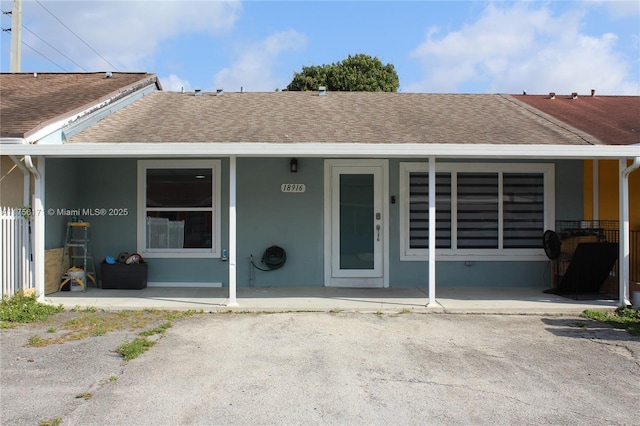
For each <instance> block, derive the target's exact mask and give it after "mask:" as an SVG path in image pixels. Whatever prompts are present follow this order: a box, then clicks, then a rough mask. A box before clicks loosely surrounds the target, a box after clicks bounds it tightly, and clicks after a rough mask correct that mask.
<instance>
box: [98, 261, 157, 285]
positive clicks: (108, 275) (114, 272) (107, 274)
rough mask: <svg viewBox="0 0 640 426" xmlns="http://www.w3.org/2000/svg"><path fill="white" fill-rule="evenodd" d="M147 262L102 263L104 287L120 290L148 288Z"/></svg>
mask: <svg viewBox="0 0 640 426" xmlns="http://www.w3.org/2000/svg"><path fill="white" fill-rule="evenodd" d="M148 268H149V265H148V264H147V263H133V264H130V265H127V264H125V263H116V264H115V265H110V264H108V263H101V264H100V276H101V278H102V288H104V289H120V290H141V289H143V288H147V271H148Z"/></svg>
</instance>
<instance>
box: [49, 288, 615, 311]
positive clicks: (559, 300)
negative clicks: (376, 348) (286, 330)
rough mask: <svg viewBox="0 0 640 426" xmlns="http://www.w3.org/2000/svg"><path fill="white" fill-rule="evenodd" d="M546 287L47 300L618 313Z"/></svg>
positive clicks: (185, 292)
mask: <svg viewBox="0 0 640 426" xmlns="http://www.w3.org/2000/svg"><path fill="white" fill-rule="evenodd" d="M542 290H543V289H530V288H502V287H491V288H487V287H485V288H475V287H452V288H441V289H437V290H436V301H437V304H436V306H429V307H427V306H426V304H427V302H428V300H429V299H428V292H427V290H426V289H422V288H386V289H359V288H329V287H257V288H238V290H237V302H238V304H239V306H237V307H229V306H227V303H228V295H229V290H228V289H227V288H168V287H147V288H146V289H143V290H103V289H97V288H92V287H89V288H88V290H87V292H81V291H68V292H57V293H52V294H49V295H47V296H45V300H46V301H47V302H49V303H51V304H54V305H59V304H62V305H63V306H64V307H65V308H74V307H76V306H79V307H81V308H86V307H96V308H100V309H107V310H123V309H146V308H153V309H172V310H188V309H195V310H198V311H199V310H203V311H205V312H225V311H229V310H233V311H268V312H269V311H270V312H273V311H323V312H328V311H331V310H340V311H357V312H385V313H390V312H400V311H406V310H410V311H412V312H433V313H479V314H530V315H577V314H579V313H581V312H582V311H583V310H585V309H615V308H616V305H617V300H607V299H597V300H574V299H571V298H567V297H562V296H557V295H553V294H546V293H543V292H542Z"/></svg>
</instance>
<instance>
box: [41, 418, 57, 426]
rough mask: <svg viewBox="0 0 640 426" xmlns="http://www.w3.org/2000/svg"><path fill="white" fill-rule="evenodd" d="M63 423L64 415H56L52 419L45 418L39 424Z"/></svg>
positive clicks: (46, 425) (50, 425)
mask: <svg viewBox="0 0 640 426" xmlns="http://www.w3.org/2000/svg"><path fill="white" fill-rule="evenodd" d="M61 424H62V417H54V418H52V419H47V420H43V421H41V422H40V423H38V425H39V426H59V425H61Z"/></svg>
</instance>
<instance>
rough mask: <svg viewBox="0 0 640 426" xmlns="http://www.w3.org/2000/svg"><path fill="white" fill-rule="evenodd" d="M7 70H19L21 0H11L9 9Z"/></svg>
mask: <svg viewBox="0 0 640 426" xmlns="http://www.w3.org/2000/svg"><path fill="white" fill-rule="evenodd" d="M9 59H10V60H9V71H10V72H20V68H21V66H20V61H21V59H22V0H13V7H12V9H11V54H10V58H9Z"/></svg>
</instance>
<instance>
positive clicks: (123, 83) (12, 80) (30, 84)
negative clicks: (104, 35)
mask: <svg viewBox="0 0 640 426" xmlns="http://www.w3.org/2000/svg"><path fill="white" fill-rule="evenodd" d="M141 84H142V85H145V86H146V85H149V84H157V85H158V87H160V86H159V83H158V82H157V79H156V76H155V75H154V74H147V73H118V72H114V73H112V74H111V77H110V78H107V76H106V73H104V72H103V73H37V77H34V73H1V74H0V137H2V138H23V137H26V136H28V135H29V134H30V133H33V132H34V131H36V130H38V129H40V128H42V127H44V126H45V125H47V124H48V123H51V122H54V121H56V120H59V119H61V118H64V117H66V116H70V115H72V114H73V113H75V112H80V111H83V110H84V109H86V108H88V107H90V106H91V105H95V104H96V103H98V102H101V101H102V100H106V99H109V98H112V97H114V96H117V95H118V94H119V93H123V92H126V91H128V89H130V88H131V87H134V86H137V85H141Z"/></svg>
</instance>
